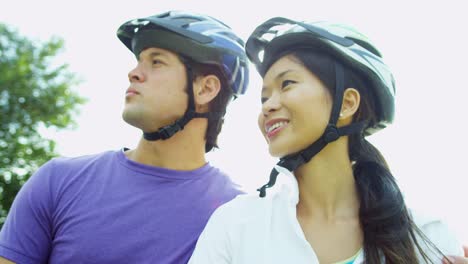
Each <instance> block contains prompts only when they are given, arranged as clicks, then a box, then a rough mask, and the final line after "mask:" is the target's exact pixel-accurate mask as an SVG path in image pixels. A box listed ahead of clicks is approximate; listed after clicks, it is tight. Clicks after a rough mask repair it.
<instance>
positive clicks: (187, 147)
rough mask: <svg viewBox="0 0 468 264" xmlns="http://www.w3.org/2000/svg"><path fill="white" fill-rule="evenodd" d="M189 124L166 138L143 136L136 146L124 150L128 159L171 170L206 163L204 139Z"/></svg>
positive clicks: (198, 166)
mask: <svg viewBox="0 0 468 264" xmlns="http://www.w3.org/2000/svg"><path fill="white" fill-rule="evenodd" d="M196 132H197V130H196V129H195V128H194V127H192V126H190V123H189V124H188V125H187V126H186V128H185V129H184V130H182V131H179V132H178V133H176V134H174V135H173V136H172V137H171V138H169V139H166V140H156V141H148V140H146V139H144V138H143V137H142V138H141V139H140V142H139V143H138V145H137V147H136V148H135V149H133V150H128V151H126V152H125V154H126V155H127V157H128V158H129V159H130V160H133V161H135V162H138V163H142V164H145V165H150V166H157V167H162V168H168V169H173V170H185V171H187V170H194V169H197V168H200V167H202V166H203V165H205V164H206V160H205V140H204V138H203V136H202V135H201V134H202V133H196Z"/></svg>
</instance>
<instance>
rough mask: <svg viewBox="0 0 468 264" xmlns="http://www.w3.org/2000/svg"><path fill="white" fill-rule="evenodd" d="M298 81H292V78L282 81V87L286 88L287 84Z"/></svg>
mask: <svg viewBox="0 0 468 264" xmlns="http://www.w3.org/2000/svg"><path fill="white" fill-rule="evenodd" d="M294 83H296V82H295V81H291V80H284V81H283V82H282V83H281V89H283V88H286V87H287V86H289V85H291V84H294Z"/></svg>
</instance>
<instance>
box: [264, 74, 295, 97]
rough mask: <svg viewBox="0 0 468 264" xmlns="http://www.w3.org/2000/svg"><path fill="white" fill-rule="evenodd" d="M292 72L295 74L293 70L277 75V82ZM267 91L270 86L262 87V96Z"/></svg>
mask: <svg viewBox="0 0 468 264" xmlns="http://www.w3.org/2000/svg"><path fill="white" fill-rule="evenodd" d="M290 72H293V70H285V71H282V72H280V73H279V74H277V75H276V76H275V81H277V80H278V79H281V78H282V77H283V76H284V75H286V74H288V73H290ZM266 89H268V85H265V86H263V87H262V91H261V92H262V94H263V92H265V90H266Z"/></svg>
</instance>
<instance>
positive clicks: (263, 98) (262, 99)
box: [260, 97, 268, 104]
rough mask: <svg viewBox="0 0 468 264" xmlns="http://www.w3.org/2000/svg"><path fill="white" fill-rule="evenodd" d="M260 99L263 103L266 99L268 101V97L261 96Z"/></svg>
mask: <svg viewBox="0 0 468 264" xmlns="http://www.w3.org/2000/svg"><path fill="white" fill-rule="evenodd" d="M260 101H262V104H264V103H265V102H266V101H268V97H262V98H260Z"/></svg>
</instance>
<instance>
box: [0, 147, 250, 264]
mask: <svg viewBox="0 0 468 264" xmlns="http://www.w3.org/2000/svg"><path fill="white" fill-rule="evenodd" d="M237 187H238V186H237V185H235V184H234V183H232V182H231V181H230V180H229V178H228V177H227V176H226V175H225V174H223V173H222V172H221V171H220V170H218V169H217V168H214V167H212V166H210V165H209V164H206V165H204V166H203V167H201V168H199V169H196V170H193V171H175V170H170V169H164V168H158V167H153V166H147V165H142V164H139V163H136V162H133V161H131V160H129V159H127V157H126V156H125V154H124V153H123V151H122V150H121V151H109V152H105V153H102V154H98V155H93V156H84V157H78V158H57V159H53V160H51V161H49V162H48V163H46V164H45V165H44V166H42V167H41V168H40V169H39V170H38V171H37V172H36V173H35V174H34V175H33V176H32V177H31V178H30V179H29V180H28V181H27V183H26V184H25V185H24V186H23V188H22V189H21V191H20V192H19V193H18V195H17V197H16V199H15V201H14V203H13V206H12V207H11V210H10V213H9V215H8V217H7V219H6V222H5V224H4V226H3V228H2V230H1V232H0V256H3V257H4V258H7V259H11V260H13V261H15V262H17V263H164V264H166V263H168V264H169V263H177V264H179V263H186V262H187V261H188V259H189V258H190V255H191V254H192V251H193V249H194V247H195V243H196V241H197V239H198V236H199V235H200V233H201V232H202V230H203V228H204V227H205V224H206V222H207V221H208V218H209V217H210V215H211V214H212V213H213V211H214V210H215V209H216V208H217V207H218V206H220V205H221V204H223V203H226V202H228V201H230V200H231V199H233V198H234V197H235V196H236V195H238V194H239V193H240V192H241V191H240V190H239V189H238V188H237Z"/></svg>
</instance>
